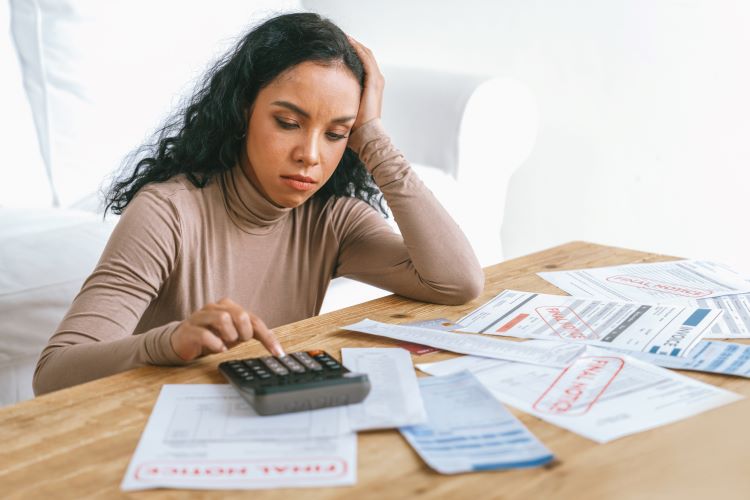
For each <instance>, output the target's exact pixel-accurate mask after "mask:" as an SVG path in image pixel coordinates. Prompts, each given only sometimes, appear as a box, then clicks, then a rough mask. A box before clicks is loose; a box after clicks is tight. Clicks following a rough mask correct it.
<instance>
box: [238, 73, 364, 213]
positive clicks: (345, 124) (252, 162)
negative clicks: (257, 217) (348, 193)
mask: <svg viewBox="0 0 750 500" xmlns="http://www.w3.org/2000/svg"><path fill="white" fill-rule="evenodd" d="M359 99H360V87H359V82H357V79H356V78H355V77H354V75H353V74H352V73H351V71H350V70H349V69H348V68H347V67H346V66H344V65H343V64H333V65H330V66H323V65H320V64H316V63H313V62H304V63H300V64H298V65H297V66H294V67H292V68H290V69H289V70H287V71H285V72H284V73H282V74H281V75H279V76H278V77H277V78H276V79H275V80H273V81H272V82H271V83H270V84H268V85H267V86H266V87H264V88H263V89H262V90H261V91H260V92H259V93H258V96H257V98H256V99H255V103H253V105H252V107H251V108H250V116H249V118H248V119H249V123H248V129H247V130H248V131H247V138H246V140H245V149H244V154H243V157H242V159H241V165H242V167H243V169H244V170H245V172H246V173H247V175H248V177H249V178H250V180H251V181H252V183H253V184H254V185H255V187H256V188H257V189H258V190H259V191H260V192H261V193H263V195H264V196H265V197H266V198H267V199H268V200H270V201H271V202H273V203H275V204H276V205H278V206H282V207H288V208H293V207H297V206H299V205H301V204H302V203H304V202H305V201H306V200H307V199H308V198H310V197H311V196H312V195H313V194H315V192H316V191H317V190H318V189H320V188H321V187H323V185H324V184H325V183H326V181H328V179H329V178H330V177H331V175H333V171H334V170H335V169H336V166H337V165H338V163H339V161H340V160H341V157H342V155H343V154H344V150H345V149H346V144H347V141H348V137H349V131H350V129H351V126H352V125H353V124H354V119H355V118H356V117H357V111H358V110H359Z"/></svg>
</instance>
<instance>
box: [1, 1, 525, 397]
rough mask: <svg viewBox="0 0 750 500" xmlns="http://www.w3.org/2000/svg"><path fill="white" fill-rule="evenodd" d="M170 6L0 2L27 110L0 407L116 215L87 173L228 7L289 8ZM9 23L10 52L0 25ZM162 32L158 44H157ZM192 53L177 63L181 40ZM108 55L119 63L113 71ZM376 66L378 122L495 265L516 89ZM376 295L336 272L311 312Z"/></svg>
mask: <svg viewBox="0 0 750 500" xmlns="http://www.w3.org/2000/svg"><path fill="white" fill-rule="evenodd" d="M172 3H173V2H172V1H167V2H164V4H162V2H159V3H157V4H153V3H152V2H143V1H141V0H134V1H133V2H128V3H127V8H123V9H122V10H120V11H115V12H110V11H111V4H109V3H107V4H101V3H99V2H92V1H88V0H67V1H65V0H55V1H52V0H39V1H37V2H22V1H18V0H12V1H11V2H10V4H8V3H7V2H6V3H4V4H3V5H1V6H0V23H1V24H0V25H2V26H3V28H2V29H3V31H2V32H0V36H2V38H0V55H5V54H12V55H13V56H15V57H0V73H2V74H3V79H4V83H3V90H6V89H7V88H10V87H9V85H10V86H13V88H14V89H21V88H22V87H21V79H22V80H23V89H25V91H24V90H21V91H19V92H20V93H23V94H24V95H23V98H25V99H27V100H28V102H29V104H30V106H23V105H22V106H16V108H18V109H22V110H24V112H25V113H27V114H28V115H29V116H21V117H20V119H19V117H18V116H15V117H13V116H11V117H8V116H7V115H0V126H1V127H2V130H4V131H9V133H10V134H12V136H14V137H17V138H18V139H19V140H14V141H13V144H12V146H13V147H15V148H16V152H15V154H14V155H15V156H14V157H12V158H10V159H6V161H4V162H3V164H2V166H0V169H3V172H2V176H3V179H9V178H19V176H18V175H16V176H14V175H13V174H14V173H15V172H22V173H26V175H25V176H20V178H21V185H18V186H14V189H13V190H10V189H5V190H3V189H0V405H3V404H9V403H13V402H16V401H20V400H23V399H28V398H30V397H32V396H33V394H32V390H31V379H32V374H33V369H34V366H35V364H36V360H37V358H38V355H39V353H40V352H41V349H42V348H43V347H44V345H45V344H46V342H47V340H48V338H49V336H50V335H51V334H52V332H53V331H54V329H55V328H56V327H57V325H58V323H59V322H60V320H61V319H62V316H63V315H64V314H65V312H66V310H67V308H68V306H69V304H70V303H71V302H72V300H73V298H74V296H75V294H76V293H77V291H78V290H79V289H80V286H81V284H82V283H83V280H84V279H85V278H86V277H87V276H88V274H89V273H90V272H91V271H92V270H93V268H94V266H95V264H96V262H97V260H98V256H99V254H100V252H101V250H102V248H103V246H104V244H105V242H106V240H107V238H108V236H109V233H110V231H111V229H112V227H113V226H114V224H115V222H116V221H115V220H114V219H112V218H111V217H109V218H108V219H109V220H108V221H107V222H103V221H102V220H101V216H100V215H96V213H95V212H96V211H97V210H98V209H99V202H98V201H99V200H98V198H97V196H96V194H95V192H96V190H97V189H98V188H99V187H100V185H101V184H102V181H103V180H104V179H105V178H106V177H107V176H108V175H109V174H110V173H111V172H112V170H113V169H114V168H115V167H117V164H118V163H119V160H120V159H121V158H122V157H123V156H124V155H125V154H126V153H127V152H128V150H130V149H131V148H132V147H133V146H136V145H137V144H138V143H139V142H140V141H141V140H142V139H143V137H144V136H145V135H147V133H148V132H150V131H151V130H153V128H154V127H155V126H156V125H157V123H158V121H159V119H160V118H162V117H163V116H164V114H165V113H166V112H168V111H169V109H170V108H171V107H172V106H173V105H174V104H175V103H176V102H177V98H176V96H177V94H176V92H177V91H181V90H182V91H184V88H185V82H186V81H188V80H189V79H190V78H192V77H194V76H196V71H202V69H203V68H204V67H205V62H206V60H207V58H208V57H209V56H211V55H216V54H217V53H219V52H221V50H223V48H224V47H226V46H227V45H228V41H229V40H228V39H229V37H230V36H234V35H237V33H239V32H241V28H239V26H241V25H243V24H245V23H246V22H247V21H245V22H243V23H239V22H238V20H237V19H238V18H240V17H241V15H240V14H241V13H245V14H246V18H247V19H252V18H253V17H257V14H258V12H260V13H261V14H267V12H268V11H267V10H261V11H257V10H254V9H257V8H262V9H268V8H269V7H273V8H288V7H292V8H297V9H298V7H299V6H298V5H297V2H294V1H284V2H274V1H273V0H255V1H254V2H252V3H251V5H250V6H248V3H247V2H245V1H242V0H223V1H221V2H213V3H212V4H211V7H210V8H211V10H212V11H216V10H219V7H220V6H221V7H223V10H224V12H223V14H222V17H223V18H224V19H226V21H224V24H223V25H222V23H221V20H219V19H211V20H210V22H209V21H207V20H206V16H205V12H204V10H205V4H202V3H197V4H189V5H188V4H185V3H184V2H182V1H180V2H179V4H180V8H179V9H174V11H176V12H179V15H180V16H183V17H185V16H192V19H188V18H187V17H186V18H184V19H182V18H181V19H179V22H165V21H164V20H165V19H167V15H171V12H169V11H170V10H171V9H173V8H174V5H172ZM162 11H163V12H162ZM99 16H104V19H101V18H100V17H99ZM159 16H162V19H161V20H160V22H158V23H156V21H153V22H154V23H156V24H158V26H159V30H158V31H154V32H151V31H150V29H148V28H149V26H148V23H149V22H152V21H149V19H152V20H153V19H156V20H159ZM141 19H146V21H145V22H146V23H147V26H146V27H145V28H144V27H142V26H140V25H139V23H140V20H141ZM9 22H11V24H12V32H13V34H14V37H15V45H13V44H12V43H11V37H10V33H9V32H8V31H5V27H6V26H7V25H8V23H9ZM111 23H114V24H111ZM123 23H124V24H125V26H122V24H123ZM128 23H132V25H127V24H128ZM191 23H192V24H194V25H201V26H202V27H204V28H206V29H203V30H195V29H193V28H192V27H191ZM207 23H208V24H207ZM185 26H188V28H187V29H186V28H185ZM206 26H207V27H206ZM87 30H88V31H87ZM165 30H174V32H170V33H165ZM131 33H132V34H133V36H131V35H130V34H131ZM126 35H127V36H126ZM355 35H356V34H355ZM118 36H121V37H122V38H121V39H118V38H117V37H118ZM97 37H99V38H97ZM196 38H197V39H198V40H196ZM97 39H98V40H99V42H98V45H96V46H91V44H92V43H94V42H96V40H97ZM164 40H169V42H168V44H169V46H168V47H166V48H165V47H163V46H159V44H161V43H163V41H164ZM157 46H159V47H160V48H161V49H164V50H175V51H176V52H174V54H171V56H170V55H169V54H168V55H167V60H169V66H168V67H165V66H164V63H163V61H164V60H165V59H164V57H165V56H164V54H160V55H159V57H156V58H155V57H154V54H155V53H157V51H155V49H154V47H157ZM201 46H202V48H201V50H200V51H199V53H198V54H193V55H194V56H195V59H193V60H188V59H189V57H188V56H189V55H190V54H191V53H190V50H187V49H185V47H187V48H188V49H190V48H194V47H201ZM179 47H182V49H181V50H178V49H179ZM175 54H182V55H183V56H184V57H182V58H180V57H174V56H175ZM98 58H106V60H105V59H102V60H99V59H98ZM118 61H119V62H120V63H121V64H124V65H127V64H133V65H134V66H133V67H126V68H124V69H123V68H121V69H118V66H117V62H118ZM19 63H20V64H19ZM381 66H382V67H383V72H384V74H385V78H386V96H385V103H384V106H385V109H384V116H383V121H384V123H385V126H386V128H387V130H388V131H389V132H390V134H391V136H392V137H393V139H394V142H395V143H396V144H397V145H398V146H399V147H400V148H401V149H402V150H403V151H404V153H405V154H406V156H407V158H409V159H410V160H411V161H412V163H413V164H414V167H415V169H416V170H417V172H418V173H419V175H420V176H421V177H422V178H423V180H424V181H425V182H426V183H427V185H428V186H429V187H430V189H431V190H432V191H433V192H434V193H435V194H436V195H437V197H438V198H439V199H440V200H441V202H442V203H443V204H444V205H445V206H446V208H447V209H448V210H449V211H450V212H451V214H452V215H453V216H454V218H455V219H456V220H457V221H458V222H459V224H460V225H461V226H462V228H463V229H464V231H465V232H466V234H467V236H468V237H469V240H470V241H471V243H472V245H473V246H474V248H475V251H476V252H477V254H478V256H479V258H480V261H481V262H482V264H483V265H487V264H490V263H493V262H497V261H499V260H500V259H501V258H502V249H501V248H500V226H501V220H502V207H503V204H504V199H505V194H506V191H507V183H508V180H509V177H510V175H511V174H512V173H513V171H514V170H515V169H516V168H517V167H518V166H519V165H520V164H521V163H522V161H523V160H524V159H525V158H526V156H527V155H528V154H529V151H530V149H531V145H532V143H533V141H534V137H535V133H536V109H535V104H534V100H533V99H532V97H531V95H530V94H529V92H528V91H527V90H526V89H525V88H524V87H523V86H522V85H521V84H519V83H518V82H514V81H512V80H508V79H503V78H491V77H480V76H476V75H462V74H454V73H440V72H434V71H426V70H420V69H413V68H390V67H388V66H387V65H383V64H382V63H381ZM112 71H116V73H115V74H111V72H112ZM154 72H157V73H154ZM159 72H160V73H159ZM166 73H168V74H166ZM157 76H158V77H159V78H157ZM149 78H152V79H153V81H152V82H149V81H148V79H149ZM144 79H146V81H145V82H144ZM17 93H18V92H17ZM4 94H5V93H4ZM3 120H5V122H3ZM32 122H33V124H34V125H35V130H34V131H31V132H30V133H29V134H25V137H26V139H27V140H22V135H24V130H21V128H19V124H21V125H23V124H26V125H27V131H29V130H30V123H32ZM30 134H33V135H34V137H33V140H28V138H29V137H30ZM32 143H33V144H32ZM13 147H11V151H12V150H13ZM23 192H26V193H27V195H26V196H24V195H23V194H21V193H23ZM391 220H392V219H391ZM385 293H386V292H384V291H382V290H379V289H375V288H372V287H369V286H366V285H363V284H360V283H357V282H352V281H349V280H344V279H337V280H334V282H333V283H332V285H331V287H330V289H329V293H328V294H327V296H326V300H325V303H324V305H323V312H326V311H330V310H333V309H338V308H340V307H344V306H347V305H351V304H354V303H358V302H361V301H364V300H368V299H370V298H374V297H376V296H379V295H384V294H385Z"/></svg>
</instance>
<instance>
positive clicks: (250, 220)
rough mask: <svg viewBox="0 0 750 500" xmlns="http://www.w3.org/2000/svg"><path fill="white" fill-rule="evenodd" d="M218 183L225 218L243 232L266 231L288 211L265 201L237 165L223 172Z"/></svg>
mask: <svg viewBox="0 0 750 500" xmlns="http://www.w3.org/2000/svg"><path fill="white" fill-rule="evenodd" d="M219 184H220V187H221V191H222V193H223V195H222V196H223V198H224V206H225V207H226V209H227V213H228V214H229V217H230V218H231V219H232V221H233V222H234V223H235V224H236V225H237V227H239V228H240V229H241V230H243V231H244V232H246V233H252V234H266V233H269V232H271V231H273V230H274V228H276V227H277V225H278V223H279V222H281V221H282V220H283V219H284V218H286V217H287V216H288V215H289V213H290V212H291V211H292V209H291V208H284V207H278V206H276V205H274V204H273V203H271V202H270V201H269V200H267V199H266V198H265V197H264V196H263V194H262V193H261V192H260V191H258V189H257V188H256V187H255V186H254V185H253V183H252V182H250V179H249V178H248V177H247V174H246V173H245V172H244V171H243V170H242V167H241V166H240V165H239V164H237V165H235V166H234V167H233V168H231V169H229V170H227V171H225V172H223V173H222V174H221V175H220V176H219Z"/></svg>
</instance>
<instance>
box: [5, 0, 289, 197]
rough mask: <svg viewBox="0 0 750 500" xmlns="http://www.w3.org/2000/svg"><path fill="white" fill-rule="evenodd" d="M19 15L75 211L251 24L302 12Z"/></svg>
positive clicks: (36, 10)
mask: <svg viewBox="0 0 750 500" xmlns="http://www.w3.org/2000/svg"><path fill="white" fill-rule="evenodd" d="M11 7H12V30H13V36H14V38H15V40H16V45H17V48H18V52H19V56H20V59H21V61H22V66H23V75H24V79H25V83H26V88H27V91H28V94H29V98H30V101H31V107H32V109H33V113H34V121H35V123H36V124H37V129H38V130H39V131H40V134H41V135H40V142H41V147H42V151H43V153H44V157H45V160H46V162H47V167H48V169H49V172H50V176H51V181H52V185H53V188H54V192H55V195H56V197H57V200H58V201H59V204H60V206H63V207H70V206H72V205H74V204H75V202H76V201H78V200H79V199H81V198H82V197H83V196H85V195H86V194H88V193H90V192H92V191H95V190H97V189H98V188H99V187H100V186H101V184H102V181H103V180H104V179H105V178H106V177H107V176H108V174H110V173H111V171H112V170H113V169H115V168H117V167H118V166H119V165H120V163H121V161H122V160H123V158H124V157H125V156H126V155H127V154H128V153H129V152H130V151H131V150H132V149H133V148H135V147H137V146H139V145H140V144H141V143H142V142H143V141H144V139H146V138H147V136H149V135H150V134H151V132H153V131H154V130H155V129H156V128H157V126H158V125H160V122H161V121H162V120H163V119H164V118H165V117H166V116H167V114H168V113H169V112H170V111H171V110H172V109H173V107H174V106H176V105H177V104H178V103H179V100H180V96H181V95H185V94H188V93H191V92H192V88H193V83H194V81H195V79H196V78H197V77H199V76H200V75H201V74H202V73H203V71H204V70H205V69H206V68H207V65H208V63H210V62H211V60H213V59H215V58H216V57H218V56H219V55H221V54H222V53H223V52H224V50H226V49H227V48H228V47H229V46H230V45H231V44H232V43H233V41H234V39H235V38H236V37H238V36H240V35H242V34H243V33H244V32H245V31H246V29H247V28H248V26H249V25H250V24H253V23H254V22H257V21H258V20H260V19H262V18H265V17H269V16H271V15H272V14H274V13H276V12H278V11H282V10H288V9H291V8H295V9H297V8H299V7H300V3H299V2H298V1H295V0H250V1H247V0H217V1H213V2H210V3H205V2H187V1H183V0H160V1H158V2H152V1H148V0H131V1H128V2H101V1H99V0H35V1H26V0H12V1H11ZM103 130H104V131H106V133H103V132H102V131H103Z"/></svg>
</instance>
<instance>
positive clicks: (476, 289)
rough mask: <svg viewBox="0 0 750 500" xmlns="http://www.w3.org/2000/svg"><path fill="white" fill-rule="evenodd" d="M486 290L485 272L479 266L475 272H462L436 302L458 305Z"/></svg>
mask: <svg viewBox="0 0 750 500" xmlns="http://www.w3.org/2000/svg"><path fill="white" fill-rule="evenodd" d="M483 290H484V272H483V271H482V269H481V268H477V270H476V271H475V272H467V273H465V274H462V275H461V277H460V278H458V279H457V280H456V281H455V282H454V283H453V284H452V286H451V287H449V288H448V289H444V290H443V291H442V292H441V297H440V299H439V300H437V301H436V302H438V303H441V304H445V305H448V306H458V305H461V304H465V303H467V302H470V301H472V300H474V299H476V298H477V297H479V295H480V294H481V293H482V291H483Z"/></svg>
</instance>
